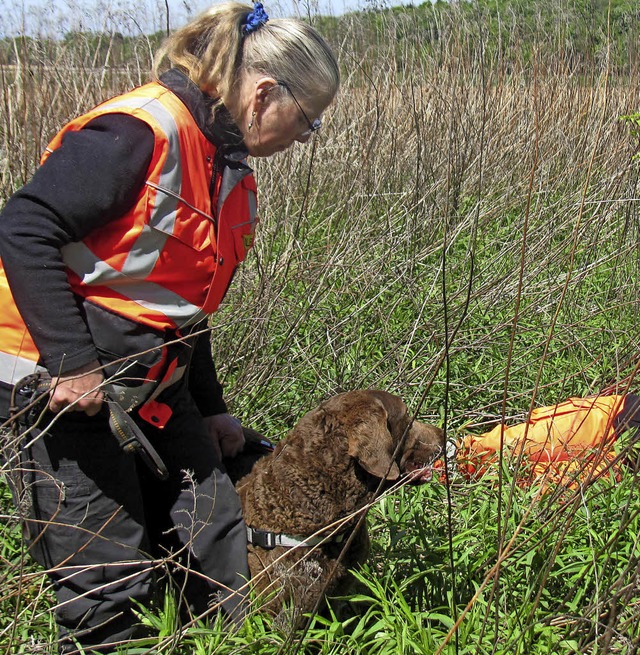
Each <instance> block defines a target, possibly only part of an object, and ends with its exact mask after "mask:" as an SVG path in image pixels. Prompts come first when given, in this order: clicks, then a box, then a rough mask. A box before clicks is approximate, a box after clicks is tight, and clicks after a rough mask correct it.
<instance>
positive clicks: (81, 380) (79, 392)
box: [49, 361, 104, 416]
mask: <svg viewBox="0 0 640 655" xmlns="http://www.w3.org/2000/svg"><path fill="white" fill-rule="evenodd" d="M103 382H104V375H103V374H102V370H101V369H100V364H99V362H97V361H93V362H90V363H89V364H87V365H86V366H82V367H81V368H77V369H75V370H73V371H69V372H68V373H65V374H64V375H60V376H59V377H56V378H51V397H50V399H49V409H50V410H51V411H52V412H54V413H57V412H59V411H60V410H62V409H64V408H65V407H70V410H69V411H71V412H84V413H85V414H87V416H95V415H96V414H97V413H98V412H99V411H100V408H101V407H102V401H103V399H104V394H103V393H102V391H101V390H100V386H101V385H102V383H103Z"/></svg>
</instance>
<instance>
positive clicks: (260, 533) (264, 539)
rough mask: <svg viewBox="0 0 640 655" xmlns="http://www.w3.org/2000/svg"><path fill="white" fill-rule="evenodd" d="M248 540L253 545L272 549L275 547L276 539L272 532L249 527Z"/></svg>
mask: <svg viewBox="0 0 640 655" xmlns="http://www.w3.org/2000/svg"><path fill="white" fill-rule="evenodd" d="M250 530H251V532H250V542H251V544H253V545H254V546H259V547H260V548H264V549H265V550H272V549H273V548H275V547H276V539H275V535H274V533H273V532H269V531H268V530H260V529H256V528H250Z"/></svg>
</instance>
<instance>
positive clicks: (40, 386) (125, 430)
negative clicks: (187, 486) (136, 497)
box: [9, 373, 169, 480]
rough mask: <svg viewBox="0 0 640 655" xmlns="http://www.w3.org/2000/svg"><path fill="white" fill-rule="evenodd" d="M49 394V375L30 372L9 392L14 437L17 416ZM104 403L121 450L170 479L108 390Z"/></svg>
mask: <svg viewBox="0 0 640 655" xmlns="http://www.w3.org/2000/svg"><path fill="white" fill-rule="evenodd" d="M50 391H51V376H50V375H49V374H48V373H33V374H31V375H27V376H25V377H24V378H22V379H20V380H19V381H18V382H16V384H15V385H14V387H13V389H12V390H11V405H10V407H9V415H10V417H11V420H12V429H13V432H14V435H15V436H18V434H17V433H19V427H18V421H17V419H18V417H19V415H20V414H23V413H24V412H25V410H26V409H28V408H29V407H31V408H32V411H33V409H34V408H36V407H37V405H38V404H39V402H40V401H41V400H42V399H44V398H45V397H46V396H48V394H49V392H50ZM103 393H104V400H105V402H106V403H107V406H108V408H109V428H110V430H111V433H112V434H113V436H114V437H115V438H116V439H117V441H118V444H119V446H120V448H121V449H122V450H123V451H124V452H125V453H129V454H135V455H139V457H140V459H142V461H143V462H144V463H145V465H146V466H147V467H148V468H149V469H150V470H151V472H152V473H153V474H154V475H155V476H156V477H158V478H159V479H160V480H166V479H167V478H168V477H169V471H168V470H167V467H166V465H165V463H164V462H163V461H162V458H161V457H160V455H158V452H157V451H156V449H155V448H154V447H153V446H152V445H151V443H150V442H149V440H148V439H147V437H146V436H145V434H144V433H143V432H142V430H141V429H140V428H139V427H138V426H137V424H136V423H135V421H134V420H133V419H132V418H131V416H130V415H129V414H127V412H126V411H125V410H124V409H123V408H122V407H121V405H120V404H119V403H118V401H117V400H114V398H113V395H112V394H111V393H110V392H109V389H108V387H107V388H106V389H103ZM18 395H20V396H22V397H23V398H25V400H26V401H27V403H26V405H25V406H24V407H20V406H19V405H18V403H17V402H16V401H17V396H18ZM42 409H44V408H42Z"/></svg>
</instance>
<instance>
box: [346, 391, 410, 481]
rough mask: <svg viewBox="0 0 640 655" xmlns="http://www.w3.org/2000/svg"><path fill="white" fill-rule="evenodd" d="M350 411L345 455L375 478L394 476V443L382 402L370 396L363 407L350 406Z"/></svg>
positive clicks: (395, 475)
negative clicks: (346, 453)
mask: <svg viewBox="0 0 640 655" xmlns="http://www.w3.org/2000/svg"><path fill="white" fill-rule="evenodd" d="M354 410H355V411H354ZM350 414H351V415H350V416H349V417H348V419H349V420H348V421H345V428H346V430H347V436H348V444H349V446H348V452H349V455H351V457H354V458H355V459H357V460H358V463H359V464H360V466H362V468H363V469H364V470H365V471H367V473H370V474H371V475H374V476H375V477H376V478H381V479H383V478H384V479H386V480H397V479H398V478H399V477H400V469H399V468H398V465H397V464H396V463H395V461H394V459H393V451H394V448H395V446H394V443H393V437H392V436H391V433H390V432H389V428H388V425H387V411H386V410H385V408H384V406H383V404H382V403H381V402H380V401H378V400H375V399H370V400H368V402H367V405H366V406H364V407H363V406H360V407H352V408H351V412H350Z"/></svg>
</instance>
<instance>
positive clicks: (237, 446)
mask: <svg viewBox="0 0 640 655" xmlns="http://www.w3.org/2000/svg"><path fill="white" fill-rule="evenodd" d="M204 422H205V425H206V426H207V430H208V431H209V435H210V436H211V439H212V441H213V447H214V448H215V449H216V451H217V453H218V456H219V457H220V459H222V458H223V457H234V456H235V455H237V454H238V453H239V452H240V451H241V450H242V448H243V447H244V432H243V431H242V424H241V423H240V421H239V420H238V419H237V418H236V417H235V416H231V414H214V415H213V416H207V417H205V419H204Z"/></svg>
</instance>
